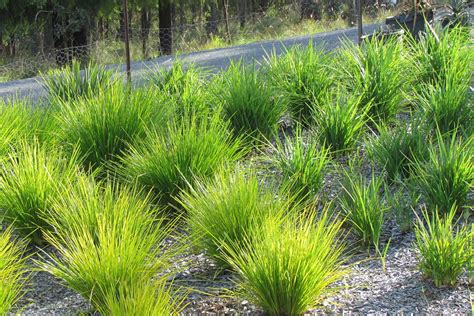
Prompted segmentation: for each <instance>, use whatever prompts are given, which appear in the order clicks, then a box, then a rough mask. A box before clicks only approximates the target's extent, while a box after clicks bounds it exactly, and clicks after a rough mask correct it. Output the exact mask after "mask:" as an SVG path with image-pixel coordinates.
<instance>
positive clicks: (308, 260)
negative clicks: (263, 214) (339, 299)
mask: <svg viewBox="0 0 474 316" xmlns="http://www.w3.org/2000/svg"><path fill="white" fill-rule="evenodd" d="M341 225H342V222H341V221H339V220H335V221H331V220H330V218H329V216H328V210H327V209H325V210H323V211H322V213H321V214H320V215H319V216H316V215H315V213H313V212H309V213H304V214H302V215H301V214H300V215H294V216H290V217H289V218H288V219H287V220H286V221H285V222H284V223H283V224H282V223H281V220H280V219H278V218H276V219H275V218H270V219H268V220H267V222H266V223H265V224H264V225H263V226H262V227H261V229H258V230H256V231H254V232H253V233H252V235H251V238H250V239H247V242H245V243H243V244H242V245H225V246H224V247H225V248H226V249H227V250H228V251H229V253H230V255H229V256H228V261H229V262H230V264H231V265H232V267H233V268H234V269H235V270H236V271H237V274H238V278H237V281H236V282H237V287H238V289H239V290H238V292H237V293H236V294H238V295H240V296H241V297H244V298H246V299H248V300H250V301H252V302H254V303H256V304H257V305H259V306H261V307H262V308H263V310H264V311H265V312H266V313H268V314H270V315H302V314H303V313H304V312H305V311H307V310H309V309H311V308H313V307H314V306H315V305H316V304H317V303H318V302H319V301H320V299H321V297H322V295H326V294H328V293H329V292H330V289H328V287H329V286H330V285H331V284H332V283H333V282H335V281H337V280H339V279H340V278H341V277H342V276H343V275H344V273H345V271H344V269H342V268H341V263H342V260H341V253H342V251H343V249H344V247H343V245H342V244H341V243H340V240H339V238H340V235H339V233H340V228H341ZM234 249H238V250H234Z"/></svg>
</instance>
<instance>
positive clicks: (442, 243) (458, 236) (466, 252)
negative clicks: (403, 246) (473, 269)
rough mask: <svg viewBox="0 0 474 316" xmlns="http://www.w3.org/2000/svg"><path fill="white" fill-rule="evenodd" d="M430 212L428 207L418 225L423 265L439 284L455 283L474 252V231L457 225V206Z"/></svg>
mask: <svg viewBox="0 0 474 316" xmlns="http://www.w3.org/2000/svg"><path fill="white" fill-rule="evenodd" d="M443 213H444V214H440V213H438V210H435V211H434V212H431V214H429V213H428V212H427V210H426V209H425V210H424V211H423V218H418V223H417V225H416V227H415V235H416V242H415V246H416V248H417V249H418V251H419V252H420V263H419V268H420V270H421V271H422V272H423V274H424V275H425V276H426V277H428V278H429V279H431V280H432V281H433V282H434V283H435V285H436V286H437V287H440V286H453V285H455V284H456V283H457V281H458V278H459V276H460V275H461V274H462V273H463V271H464V269H465V268H468V264H469V262H470V261H471V260H472V256H474V252H473V248H472V246H473V243H472V240H473V238H474V231H473V230H472V228H471V229H469V226H465V227H458V228H455V226H456V224H459V223H456V222H455V221H454V218H455V215H456V208H455V207H452V208H451V209H450V210H449V212H443Z"/></svg>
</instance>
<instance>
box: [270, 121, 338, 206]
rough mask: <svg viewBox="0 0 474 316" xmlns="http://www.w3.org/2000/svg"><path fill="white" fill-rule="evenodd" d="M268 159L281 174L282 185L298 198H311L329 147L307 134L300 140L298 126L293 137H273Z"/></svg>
mask: <svg viewBox="0 0 474 316" xmlns="http://www.w3.org/2000/svg"><path fill="white" fill-rule="evenodd" d="M268 159H269V160H270V161H271V162H272V166H275V167H276V168H277V170H278V171H279V172H280V173H281V174H282V175H283V186H284V187H285V188H287V189H288V190H289V191H290V192H292V194H295V195H297V196H299V198H300V199H310V200H311V199H313V198H314V196H315V195H316V194H317V193H318V192H319V191H320V189H321V187H322V185H323V179H324V172H325V170H326V168H327V167H328V165H329V162H330V154H329V149H327V148H325V147H324V146H323V147H321V146H319V145H318V141H317V139H316V138H315V137H313V136H312V135H310V136H309V137H308V140H307V141H306V142H305V141H304V140H303V136H302V132H301V128H297V129H296V132H295V135H294V137H289V136H287V135H285V136H284V141H283V142H282V141H280V140H279V139H277V142H276V145H275V146H274V148H273V153H272V155H271V156H270V157H268Z"/></svg>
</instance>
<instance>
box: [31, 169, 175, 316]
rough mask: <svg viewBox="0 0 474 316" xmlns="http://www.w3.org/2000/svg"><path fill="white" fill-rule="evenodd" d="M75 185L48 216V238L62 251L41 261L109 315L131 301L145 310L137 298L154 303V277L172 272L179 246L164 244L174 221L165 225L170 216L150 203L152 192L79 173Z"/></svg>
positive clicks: (162, 299) (159, 300) (163, 298)
mask: <svg viewBox="0 0 474 316" xmlns="http://www.w3.org/2000/svg"><path fill="white" fill-rule="evenodd" d="M71 186H72V189H71V190H70V191H69V192H67V193H66V194H65V195H63V196H61V197H60V198H58V199H57V200H56V201H55V203H54V208H53V209H52V211H51V212H50V213H49V215H48V217H47V218H48V222H49V224H50V225H51V226H52V227H53V230H52V231H50V232H47V233H46V239H47V240H48V241H49V243H50V244H51V245H53V246H54V248H55V249H56V251H57V252H53V253H50V254H47V255H46V256H47V258H44V259H46V260H42V261H41V262H38V264H39V265H40V266H41V267H42V268H43V269H44V270H45V271H47V272H49V273H51V274H52V275H54V276H55V277H57V278H59V279H60V280H62V281H63V282H64V283H65V285H66V286H68V287H69V288H71V289H73V290H74V291H76V292H78V293H79V294H81V295H82V296H83V297H84V298H85V299H86V300H88V301H90V302H91V304H92V306H93V307H94V308H95V309H96V310H97V311H99V312H100V313H101V314H103V315H111V314H113V313H112V311H117V310H119V311H123V312H125V311H127V309H125V308H124V304H125V303H131V304H132V305H130V306H128V308H130V309H132V308H133V307H136V308H137V310H136V311H139V310H143V309H145V308H146V307H145V306H143V307H139V306H136V304H137V303H139V302H138V301H135V302H134V300H135V299H140V300H141V301H140V302H143V303H144V302H147V303H154V299H153V297H154V294H155V293H156V292H155V291H153V290H152V289H150V288H149V286H151V285H152V284H153V283H152V279H153V278H154V277H155V276H156V275H157V274H158V273H161V274H160V275H161V276H162V278H163V280H164V279H166V278H167V277H168V276H169V272H166V271H167V270H168V269H169V268H170V267H171V263H170V260H171V257H173V256H174V255H175V254H176V250H177V248H176V247H175V246H171V247H167V248H166V250H163V249H162V247H161V245H162V244H163V242H164V240H165V239H166V238H168V237H169V236H170V234H171V230H172V227H173V222H171V223H168V224H165V219H164V217H163V216H161V215H159V214H158V212H157V211H156V210H154V209H152V208H151V207H150V202H151V201H150V199H149V198H148V196H144V195H143V194H142V193H141V192H140V191H138V190H136V189H133V188H128V187H126V186H121V185H118V184H116V183H114V182H99V183H95V182H94V180H93V178H92V177H91V176H82V177H78V179H77V180H76V182H75V183H72V184H71ZM156 290H159V289H156ZM160 295H161V297H160V298H156V302H155V303H156V304H165V303H166V295H167V294H166V293H160ZM149 296H152V297H149ZM167 302H168V303H171V301H170V300H168V301H167ZM161 306H162V305H161ZM159 307H160V306H159V305H157V306H148V308H150V309H152V308H153V309H154V308H159ZM122 308H124V309H123V310H122ZM169 309H172V307H171V306H170V307H169Z"/></svg>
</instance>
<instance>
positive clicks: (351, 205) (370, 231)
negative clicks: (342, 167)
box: [339, 167, 388, 251]
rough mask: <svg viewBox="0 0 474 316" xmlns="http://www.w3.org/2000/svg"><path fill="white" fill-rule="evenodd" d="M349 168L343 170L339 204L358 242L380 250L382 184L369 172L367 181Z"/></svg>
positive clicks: (383, 210) (382, 220)
mask: <svg viewBox="0 0 474 316" xmlns="http://www.w3.org/2000/svg"><path fill="white" fill-rule="evenodd" d="M351 169H352V170H350V171H344V178H343V183H342V186H343V192H342V194H341V195H340V196H339V205H340V207H341V210H342V212H343V214H344V215H345V216H346V217H347V221H348V223H349V224H350V225H351V227H352V230H353V231H354V233H355V234H356V235H357V236H358V237H359V238H360V241H361V242H362V243H363V244H364V245H366V246H368V247H372V246H373V247H375V249H376V250H377V251H380V249H379V243H380V234H381V233H382V229H383V224H384V220H385V213H386V212H387V209H388V208H387V206H386V205H384V203H383V200H382V197H381V195H380V191H381V189H382V186H383V181H382V180H381V179H380V178H376V177H375V175H374V174H373V173H372V177H371V179H370V180H366V179H365V178H364V176H363V175H361V174H354V173H355V172H354V171H355V170H354V168H353V167H351Z"/></svg>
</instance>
